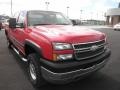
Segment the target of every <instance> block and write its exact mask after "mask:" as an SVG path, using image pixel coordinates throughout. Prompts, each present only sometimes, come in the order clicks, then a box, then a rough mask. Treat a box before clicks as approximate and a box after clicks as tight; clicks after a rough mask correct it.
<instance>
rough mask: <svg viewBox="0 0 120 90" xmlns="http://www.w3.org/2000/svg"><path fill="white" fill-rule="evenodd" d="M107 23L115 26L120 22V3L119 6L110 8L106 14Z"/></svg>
mask: <svg viewBox="0 0 120 90" xmlns="http://www.w3.org/2000/svg"><path fill="white" fill-rule="evenodd" d="M105 16H106V24H107V25H110V26H113V25H115V24H117V23H119V22H120V3H119V6H118V8H112V9H109V10H108V11H107V12H106V14H105Z"/></svg>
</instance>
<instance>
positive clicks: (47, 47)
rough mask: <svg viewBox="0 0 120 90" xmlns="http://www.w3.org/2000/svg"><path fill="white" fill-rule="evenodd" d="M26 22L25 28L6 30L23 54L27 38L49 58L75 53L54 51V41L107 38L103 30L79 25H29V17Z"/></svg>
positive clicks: (74, 41)
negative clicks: (99, 30)
mask: <svg viewBox="0 0 120 90" xmlns="http://www.w3.org/2000/svg"><path fill="white" fill-rule="evenodd" d="M24 22H25V28H16V29H14V30H11V29H10V28H7V29H6V32H7V33H8V36H9V37H10V39H11V40H12V41H13V43H14V45H15V46H16V47H17V48H18V49H19V50H20V51H21V52H22V53H23V54H25V50H24V43H25V40H26V39H28V40H31V41H32V42H34V43H36V44H37V45H39V46H40V47H41V49H42V54H43V57H44V58H46V59H48V60H52V58H53V53H57V54H65V53H73V50H63V51H54V50H53V46H52V42H65V43H71V44H74V43H86V42H92V41H98V40H102V39H104V38H105V34H103V33H101V32H98V31H94V30H90V29H86V28H80V27H78V26H72V25H42V26H31V27H28V26H27V19H25V21H24ZM15 40H16V41H15Z"/></svg>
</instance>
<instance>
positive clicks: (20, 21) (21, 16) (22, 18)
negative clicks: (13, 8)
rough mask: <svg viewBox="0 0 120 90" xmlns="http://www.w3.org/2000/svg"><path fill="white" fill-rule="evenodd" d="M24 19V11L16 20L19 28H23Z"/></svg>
mask: <svg viewBox="0 0 120 90" xmlns="http://www.w3.org/2000/svg"><path fill="white" fill-rule="evenodd" d="M25 17H26V12H24V11H23V12H21V13H20V14H19V17H18V20H17V25H18V26H20V27H23V26H24V21H25Z"/></svg>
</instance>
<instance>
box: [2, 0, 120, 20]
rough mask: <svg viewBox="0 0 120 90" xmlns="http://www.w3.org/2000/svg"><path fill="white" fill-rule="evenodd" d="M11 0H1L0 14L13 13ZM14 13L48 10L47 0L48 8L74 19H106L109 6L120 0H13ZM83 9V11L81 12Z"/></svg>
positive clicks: (113, 6)
mask: <svg viewBox="0 0 120 90" xmlns="http://www.w3.org/2000/svg"><path fill="white" fill-rule="evenodd" d="M10 1H11V0H0V14H6V15H11V12H10ZM12 1H13V13H15V12H17V11H20V10H31V9H32V10H33V9H37V10H46V4H45V2H50V4H49V5H48V9H49V10H51V11H58V12H62V13H64V14H65V15H67V7H68V6H69V9H68V16H69V18H74V19H77V18H78V19H79V18H82V19H104V13H105V12H106V10H107V9H109V8H117V7H118V3H119V2H120V0H12ZM81 10H82V12H81Z"/></svg>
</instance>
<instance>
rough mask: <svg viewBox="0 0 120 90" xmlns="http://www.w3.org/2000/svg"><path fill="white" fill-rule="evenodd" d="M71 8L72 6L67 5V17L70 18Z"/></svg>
mask: <svg viewBox="0 0 120 90" xmlns="http://www.w3.org/2000/svg"><path fill="white" fill-rule="evenodd" d="M69 8H70V7H69V6H67V17H68V18H69V15H68V14H69Z"/></svg>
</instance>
